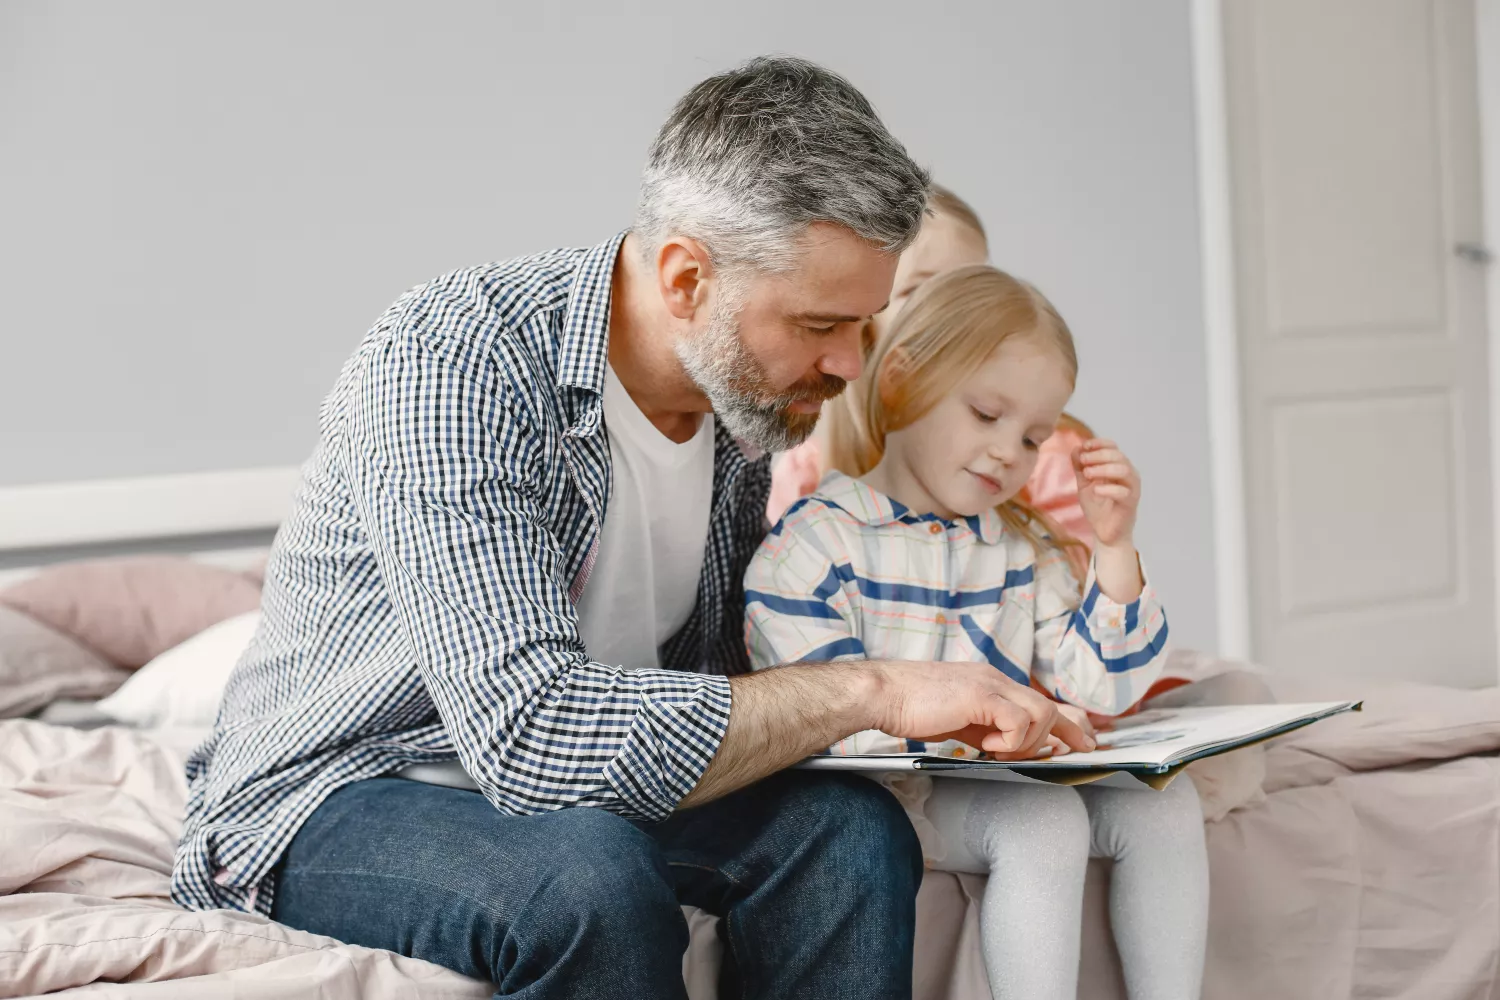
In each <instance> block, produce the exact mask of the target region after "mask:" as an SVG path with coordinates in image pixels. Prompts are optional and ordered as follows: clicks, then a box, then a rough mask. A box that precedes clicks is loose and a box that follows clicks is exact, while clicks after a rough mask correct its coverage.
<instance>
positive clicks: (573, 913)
mask: <svg viewBox="0 0 1500 1000" xmlns="http://www.w3.org/2000/svg"><path fill="white" fill-rule="evenodd" d="M564 812H565V813H568V814H569V815H568V818H567V822H566V823H560V824H559V825H558V829H557V831H556V833H557V836H556V837H555V839H554V840H553V841H552V851H553V859H554V861H555V862H556V865H555V867H554V868H553V869H552V871H550V872H549V873H548V877H547V878H545V879H544V880H542V881H541V882H540V883H539V884H538V885H537V888H536V892H535V895H534V899H533V902H534V904H535V906H534V908H533V909H534V910H535V911H536V913H535V915H536V916H537V917H538V918H540V919H548V918H549V917H551V916H557V917H559V918H562V919H564V920H565V921H566V922H567V924H568V925H569V926H570V927H576V928H579V929H587V928H589V927H613V928H616V929H618V928H621V927H636V928H641V929H642V930H645V929H646V928H653V929H655V930H658V931H659V930H662V929H664V927H665V926H666V925H671V924H675V923H679V922H681V910H680V908H679V906H678V903H677V897H676V895H675V893H674V892H673V888H672V877H671V874H670V872H669V871H668V869H667V866H666V862H665V861H664V860H663V859H662V857H661V853H660V850H659V849H658V847H657V844H656V842H655V841H654V840H653V839H652V838H651V837H650V836H648V835H647V834H645V833H644V832H642V831H641V830H640V829H639V828H637V827H636V826H635V825H634V824H632V823H630V822H629V821H628V820H624V819H621V818H620V817H618V816H615V815H613V814H611V813H607V812H605V811H604V810H602V809H569V810H564ZM685 944H686V940H685V939H684V945H685Z"/></svg>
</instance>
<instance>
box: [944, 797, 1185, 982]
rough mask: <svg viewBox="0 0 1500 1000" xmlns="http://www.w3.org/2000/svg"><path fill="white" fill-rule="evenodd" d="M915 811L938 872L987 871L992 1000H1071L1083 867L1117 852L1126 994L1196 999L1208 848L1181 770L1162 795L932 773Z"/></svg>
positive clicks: (1113, 884) (985, 929)
mask: <svg viewBox="0 0 1500 1000" xmlns="http://www.w3.org/2000/svg"><path fill="white" fill-rule="evenodd" d="M932 784H933V790H932V795H931V797H930V798H929V799H928V800H927V807H926V809H925V810H924V812H925V813H926V816H927V818H928V820H929V821H931V823H932V825H933V826H934V827H936V828H937V831H938V833H939V834H940V835H941V836H942V838H943V842H944V847H945V849H946V856H945V857H944V858H943V860H942V861H941V862H940V863H939V864H938V867H939V868H942V869H945V870H948V871H961V872H976V873H981V874H983V873H988V874H989V876H990V880H989V886H988V888H987V889H986V890H985V894H984V900H983V903H982V904H981V908H980V932H981V939H982V943H983V949H984V963H985V968H986V970H987V971H988V973H989V979H990V991H991V992H992V993H993V994H994V996H995V1000H1009V998H1012V997H1016V998H1025V1000H1074V998H1075V996H1076V994H1077V990H1078V960H1079V954H1078V951H1079V935H1080V927H1081V923H1082V911H1083V879H1084V869H1085V867H1086V866H1087V864H1088V859H1089V858H1090V857H1107V858H1113V859H1114V860H1115V866H1114V873H1113V875H1112V876H1111V881H1110V904H1109V911H1110V922H1111V924H1112V925H1113V928H1114V936H1115V944H1116V945H1117V946H1118V948H1119V951H1120V962H1121V965H1122V966H1123V968H1124V972H1125V984H1126V988H1127V989H1128V991H1129V993H1130V996H1131V997H1132V998H1133V1000H1194V998H1196V997H1197V996H1198V995H1199V990H1200V988H1201V984H1202V979H1203V955H1204V947H1205V939H1206V936H1207V931H1208V856H1207V852H1206V850H1205V847H1204V841H1203V815H1202V812H1201V808H1200V806H1199V804H1198V794H1197V792H1196V791H1194V789H1193V783H1192V782H1191V781H1190V780H1188V778H1187V776H1186V775H1179V776H1178V778H1177V780H1175V781H1173V782H1172V784H1171V785H1169V786H1167V788H1166V790H1165V791H1161V792H1153V791H1150V790H1149V789H1146V788H1144V787H1143V788H1141V789H1140V790H1136V789H1130V788H1097V787H1088V786H1084V787H1080V788H1068V787H1064V786H1059V785H1042V784H1029V783H1020V782H1014V781H985V780H979V779H967V778H948V777H940V778H935V779H934V780H933V783H932Z"/></svg>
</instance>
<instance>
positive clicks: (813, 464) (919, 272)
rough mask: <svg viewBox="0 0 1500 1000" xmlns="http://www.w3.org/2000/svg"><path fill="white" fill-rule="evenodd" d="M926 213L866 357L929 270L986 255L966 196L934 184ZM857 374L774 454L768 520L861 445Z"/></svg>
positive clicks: (872, 325) (868, 340) (869, 329)
mask: <svg viewBox="0 0 1500 1000" xmlns="http://www.w3.org/2000/svg"><path fill="white" fill-rule="evenodd" d="M927 207H928V209H929V210H930V214H929V215H928V216H927V220H926V221H925V222H924V223H923V224H922V229H921V231H920V232H919V233H917V238H916V239H915V240H914V241H912V245H911V246H909V247H907V248H906V250H905V251H904V252H903V253H902V254H901V259H900V260H899V261H897V263H896V277H895V282H894V283H893V284H892V286H891V301H890V304H889V305H887V306H886V307H885V309H884V310H883V311H882V312H880V313H879V314H877V315H876V316H874V317H872V318H871V320H870V322H869V324H868V325H867V326H866V327H865V331H864V333H865V338H864V350H865V357H866V358H867V359H868V357H869V354H870V352H871V351H872V350H873V349H874V347H875V342H876V340H878V339H879V337H880V334H882V333H884V332H885V330H886V328H887V327H888V326H889V325H890V322H891V320H892V319H893V318H894V317H895V316H896V314H897V313H899V312H900V311H901V307H902V306H904V305H905V304H906V300H907V299H909V298H910V297H911V294H912V293H913V292H915V291H916V290H917V289H918V288H920V287H921V285H922V283H923V282H924V281H926V280H927V279H928V278H930V277H932V276H933V275H935V274H941V273H942V272H944V271H948V270H952V269H953V268H955V267H962V266H964V265H965V264H983V263H984V262H985V261H986V260H988V259H989V255H990V248H989V243H988V242H987V239H986V237H985V234H984V224H983V223H981V222H980V221H979V216H978V215H977V214H976V213H975V212H974V209H973V208H971V207H969V204H968V202H966V201H964V200H963V199H962V198H960V197H959V196H958V195H956V194H954V193H953V192H952V191H949V190H948V189H947V188H945V187H943V186H941V185H939V184H934V185H932V188H931V190H930V191H929V192H928V195H927ZM863 382H864V380H863V379H856V380H855V381H854V382H851V383H850V384H849V387H848V388H847V389H845V390H844V392H843V394H842V395H840V396H838V397H836V398H834V399H831V400H829V401H828V402H827V403H825V404H824V405H823V415H822V418H821V419H820V420H819V422H818V429H817V430H816V431H815V432H814V433H813V436H812V437H810V438H808V439H807V440H806V441H804V442H802V444H800V445H798V446H797V447H795V448H793V449H792V450H791V451H788V452H786V453H785V454H782V455H778V456H777V458H776V465H775V468H774V469H773V471H772V475H771V496H770V500H769V501H768V502H767V504H766V516H767V519H768V520H769V521H770V523H772V524H775V523H776V522H777V521H779V520H781V515H782V514H783V513H785V511H786V509H787V508H788V507H790V506H791V505H792V504H793V503H794V502H795V501H797V500H798V499H800V498H801V497H803V496H806V495H807V494H808V493H811V492H812V491H813V490H814V489H816V488H817V486H818V482H819V481H820V480H821V479H822V478H823V474H824V473H825V472H827V471H828V470H829V469H830V468H839V464H838V459H839V456H841V455H845V454H851V453H853V452H854V451H856V450H859V449H861V447H862V442H863V440H864V434H863V432H862V428H863V426H864V412H863V408H864V395H863V393H862V392H861V391H860V388H861V385H862V383H863Z"/></svg>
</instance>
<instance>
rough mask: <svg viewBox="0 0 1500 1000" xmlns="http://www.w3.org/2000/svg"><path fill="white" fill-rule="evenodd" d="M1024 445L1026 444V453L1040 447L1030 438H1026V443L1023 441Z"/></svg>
mask: <svg viewBox="0 0 1500 1000" xmlns="http://www.w3.org/2000/svg"><path fill="white" fill-rule="evenodd" d="M1025 444H1026V450H1027V451H1036V450H1037V449H1038V448H1040V447H1041V445H1039V444H1037V443H1036V442H1035V441H1033V440H1031V438H1027V439H1026V441H1025Z"/></svg>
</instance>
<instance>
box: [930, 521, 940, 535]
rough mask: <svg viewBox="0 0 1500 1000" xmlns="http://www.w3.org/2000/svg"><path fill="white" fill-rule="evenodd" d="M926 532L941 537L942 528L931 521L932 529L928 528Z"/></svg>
mask: <svg viewBox="0 0 1500 1000" xmlns="http://www.w3.org/2000/svg"><path fill="white" fill-rule="evenodd" d="M927 530H928V531H930V532H932V533H933V534H934V535H941V534H942V533H943V526H942V525H941V524H938V523H937V522H936V521H933V522H932V527H930V528H928V529H927Z"/></svg>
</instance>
